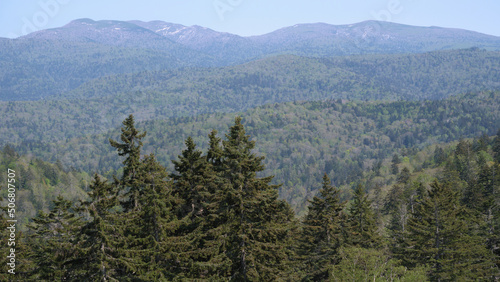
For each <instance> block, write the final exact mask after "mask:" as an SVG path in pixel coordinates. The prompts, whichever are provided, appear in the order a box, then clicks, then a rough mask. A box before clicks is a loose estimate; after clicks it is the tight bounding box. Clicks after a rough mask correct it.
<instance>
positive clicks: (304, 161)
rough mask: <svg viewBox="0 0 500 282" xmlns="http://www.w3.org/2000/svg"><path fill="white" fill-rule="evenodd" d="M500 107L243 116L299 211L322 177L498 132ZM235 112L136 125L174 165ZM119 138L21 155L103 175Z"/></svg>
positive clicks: (499, 98) (355, 175)
mask: <svg viewBox="0 0 500 282" xmlns="http://www.w3.org/2000/svg"><path fill="white" fill-rule="evenodd" d="M499 102H500V92H484V93H477V94H469V95H459V96H454V97H451V98H448V99H446V100H439V101H419V102H404V101H400V102H342V101H332V100H329V101H317V102H303V103H298V102H294V103H284V104H271V105H266V106H263V107H258V108H255V109H251V110H249V111H246V112H244V113H239V115H242V116H243V118H244V119H243V122H244V125H245V127H246V129H247V133H248V134H250V135H251V136H252V139H253V140H256V142H257V144H256V150H257V152H258V153H259V154H261V155H264V156H266V160H265V164H266V166H267V169H266V170H265V171H264V174H265V175H269V174H273V175H276V178H275V182H276V183H283V186H282V188H281V189H280V195H281V197H282V198H284V199H286V200H287V201H288V202H289V203H291V204H292V205H293V206H294V207H295V208H296V209H297V210H301V209H304V207H305V204H306V202H305V199H306V198H309V197H310V196H311V193H314V191H315V190H316V189H318V188H319V186H318V185H319V183H320V179H321V176H322V175H323V173H325V172H326V173H329V174H330V177H331V179H332V180H333V181H334V183H335V184H336V185H342V184H347V183H350V182H352V181H355V180H356V179H359V178H360V176H362V175H363V171H365V170H370V169H372V167H374V165H375V163H376V162H377V161H378V160H382V159H383V158H385V157H387V156H389V155H392V153H393V152H394V151H395V150H398V149H400V148H421V147H424V146H427V145H430V144H433V143H436V142H449V141H453V140H458V139H459V138H461V137H473V136H478V135H481V134H482V133H486V134H489V135H493V134H495V132H496V131H497V130H498V128H500V112H499V111H498V109H499V108H500V105H499ZM236 115H237V114H235V113H231V114H222V113H219V114H211V115H201V116H196V117H186V118H171V119H166V120H157V121H147V122H144V123H139V124H137V128H140V129H141V130H145V131H147V132H148V135H147V137H146V138H145V140H144V144H145V146H144V153H145V154H147V153H151V152H153V153H155V155H156V156H157V158H158V160H160V161H161V162H162V163H163V164H164V165H169V166H170V167H171V163H170V160H173V159H176V158H177V155H179V154H180V152H181V151H182V149H183V148H184V140H185V139H186V138H187V137H188V136H192V137H193V139H194V141H195V142H196V143H197V144H198V145H199V146H201V147H202V148H206V147H207V138H206V137H207V135H208V133H209V132H210V131H211V130H212V129H216V130H218V131H219V132H226V131H227V127H228V126H229V125H230V124H231V123H232V122H233V121H234V117H235V116H236ZM119 135H120V131H119V130H118V129H115V130H112V131H109V132H107V133H105V134H100V135H92V136H86V137H83V138H75V139H72V140H69V139H66V140H61V141H59V142H57V143H52V144H46V143H45V144H37V143H26V144H21V145H20V146H17V150H19V151H20V152H21V153H23V154H28V153H30V154H35V155H37V156H39V157H41V158H42V159H44V160H50V161H53V162H55V161H56V160H57V159H59V160H60V161H62V163H63V164H64V165H65V166H67V167H75V168H79V169H84V170H86V171H89V172H94V171H97V170H99V171H101V172H102V173H106V172H109V171H110V170H111V169H116V168H117V167H118V166H119V164H120V163H121V161H120V160H119V159H118V157H117V155H116V152H114V150H113V148H112V147H111V146H109V142H108V140H109V138H113V139H116V138H117V136H119ZM111 172H112V171H111ZM111 172H110V173H111Z"/></svg>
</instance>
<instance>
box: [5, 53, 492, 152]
mask: <svg viewBox="0 0 500 282" xmlns="http://www.w3.org/2000/svg"><path fill="white" fill-rule="evenodd" d="M112 52H114V51H112V50H108V51H106V53H105V54H110V53H112ZM120 54H123V56H124V57H123V58H120V59H119V60H118V62H116V63H114V62H113V61H110V62H109V66H107V64H108V63H107V61H106V59H105V58H101V56H100V55H99V56H95V58H94V55H91V54H90V55H89V57H90V58H94V60H98V61H102V62H104V63H95V64H94V66H98V65H99V64H104V65H105V66H103V67H102V68H100V67H99V70H97V71H93V70H89V73H88V75H95V76H97V77H99V78H96V79H92V80H90V81H89V82H86V83H83V84H81V85H80V84H78V85H79V86H75V89H74V90H72V91H67V92H64V91H63V92H58V91H56V90H50V91H49V90H47V91H48V92H50V96H51V97H47V95H49V94H44V91H45V90H44V89H49V88H50V87H48V86H47V87H45V86H43V87H42V86H41V85H38V84H36V83H35V84H34V83H33V82H30V81H24V80H19V79H10V78H5V80H6V82H5V83H3V82H2V83H0V87H7V86H8V85H10V84H11V83H14V84H15V81H17V82H19V83H20V84H19V85H18V86H19V87H31V86H33V87H35V88H36V89H31V90H27V91H28V92H30V93H37V94H38V95H41V96H43V97H45V100H39V101H10V102H7V101H4V102H0V118H1V119H2V120H3V121H4V122H3V123H2V125H1V126H0V143H1V144H7V143H9V144H12V145H14V144H17V145H19V144H20V143H21V142H28V143H29V142H43V143H52V142H56V141H61V140H65V139H69V138H74V137H81V136H84V135H88V134H97V133H103V132H106V131H108V130H111V129H115V128H118V127H119V126H120V123H121V121H122V120H123V119H124V118H126V117H127V116H128V114H130V113H133V114H134V116H135V117H136V119H137V121H146V120H160V119H166V118H170V117H186V116H197V115H200V114H203V113H214V112H218V113H227V112H238V111H247V110H250V109H252V108H255V107H257V106H262V105H267V104H273V103H284V102H293V101H296V102H299V101H319V100H325V99H326V100H332V99H333V100H335V99H347V100H362V101H364V100H376V101H387V100H390V101H397V100H403V101H421V100H438V99H444V98H448V97H450V96H453V95H457V94H463V93H468V92H474V93H475V92H479V91H486V90H499V89H500V84H499V81H500V73H499V71H498V70H499V69H500V55H499V53H498V52H488V51H484V50H478V49H467V50H453V51H440V52H430V53H424V54H404V55H364V56H352V57H338V58H306V57H296V56H289V55H288V56H275V57H270V58H266V59H262V60H258V61H254V62H250V63H247V64H243V65H237V66H228V67H224V68H206V69H200V68H196V69H194V68H188V69H176V70H162V71H143V72H139V73H136V72H134V70H133V68H132V69H131V67H125V66H131V65H133V66H135V67H137V68H139V69H140V68H142V67H143V66H147V65H150V62H153V61H154V62H156V61H158V62H167V60H166V59H162V58H157V57H151V58H142V57H140V56H139V57H137V60H140V61H141V62H138V63H136V62H134V61H130V60H129V59H131V58H127V57H126V56H132V55H131V54H132V53H120ZM84 55H85V53H84V54H82V55H81V56H82V57H83V56H84ZM90 58H89V60H88V61H90V62H92V60H90ZM132 58H134V57H132ZM47 64H48V63H47ZM122 64H123V65H122ZM49 65H50V64H49ZM69 66H70V67H72V68H74V69H73V70H67V69H64V70H61V72H63V74H61V75H59V74H58V73H54V74H50V71H48V70H45V69H43V68H41V69H40V73H41V74H47V73H49V74H50V76H51V77H50V78H48V77H42V78H40V79H39V80H40V81H41V82H46V83H49V82H50V81H54V83H65V82H64V81H65V78H64V77H66V76H68V77H71V78H72V79H77V78H78V79H80V78H81V79H83V78H84V77H86V76H87V74H85V75H84V74H82V75H80V74H78V73H77V72H78V71H82V72H83V71H84V70H85V68H83V67H82V68H81V67H79V66H78V64H77V63H75V64H70V65H69ZM112 67H116V69H117V70H122V71H123V72H130V73H128V74H122V75H108V76H106V75H105V74H106V72H107V69H108V68H112ZM163 68H164V66H161V69H163ZM0 69H2V68H0ZM6 69H9V67H6ZM11 70H12V69H11ZM9 73H13V72H9ZM26 75H27V76H28V77H31V78H33V75H32V74H26ZM54 77H58V79H54ZM18 86H16V87H18ZM9 87H10V86H9ZM16 91H17V90H16ZM19 91H20V90H19ZM56 94H58V95H56Z"/></svg>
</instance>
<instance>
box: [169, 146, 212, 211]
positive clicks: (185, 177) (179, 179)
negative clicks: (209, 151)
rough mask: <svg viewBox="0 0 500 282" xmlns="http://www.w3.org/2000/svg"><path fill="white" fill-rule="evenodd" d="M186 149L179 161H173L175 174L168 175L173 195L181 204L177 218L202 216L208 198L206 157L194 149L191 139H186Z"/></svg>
mask: <svg viewBox="0 0 500 282" xmlns="http://www.w3.org/2000/svg"><path fill="white" fill-rule="evenodd" d="M185 144H186V149H185V150H183V151H182V155H180V156H178V158H179V160H178V161H176V160H173V161H172V163H173V164H174V169H175V173H172V174H170V177H171V178H172V179H173V180H174V193H175V194H176V195H178V196H179V197H180V198H181V199H182V200H183V203H182V205H181V206H180V211H179V216H180V217H184V216H186V215H188V214H191V216H203V214H204V213H205V212H206V205H207V202H208V197H209V193H210V191H209V189H208V187H209V186H210V184H209V183H207V181H208V180H209V177H210V176H209V175H208V173H211V172H210V171H209V170H208V168H207V166H208V163H207V159H206V157H203V156H202V152H201V151H200V150H197V149H196V145H195V144H194V142H193V139H192V138H191V137H188V138H187V139H186V142H185Z"/></svg>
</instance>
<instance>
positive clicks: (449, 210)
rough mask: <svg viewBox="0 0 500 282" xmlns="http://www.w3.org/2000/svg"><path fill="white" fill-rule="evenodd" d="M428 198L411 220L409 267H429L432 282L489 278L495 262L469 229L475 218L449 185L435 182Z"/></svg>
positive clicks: (406, 254)
mask: <svg viewBox="0 0 500 282" xmlns="http://www.w3.org/2000/svg"><path fill="white" fill-rule="evenodd" d="M431 188H432V189H431V190H430V191H429V196H428V197H425V198H424V199H423V201H422V204H421V205H419V206H418V207H417V210H416V211H415V213H414V214H413V216H412V217H410V218H409V219H408V234H407V240H406V242H405V247H404V248H405V249H404V252H403V253H401V259H402V260H403V261H404V262H405V264H406V265H408V266H417V265H425V264H428V265H429V266H430V273H429V277H430V278H431V279H432V280H456V279H458V278H467V279H480V280H484V279H488V278H489V277H491V275H492V273H491V271H492V270H493V269H492V260H491V255H490V253H489V252H488V251H487V250H486V248H485V246H484V245H483V242H482V241H481V238H480V237H479V236H477V235H475V234H473V233H471V232H470V231H469V230H470V228H471V226H470V225H471V224H472V223H473V221H472V220H473V219H472V218H470V217H468V215H467V213H466V210H465V209H464V207H463V206H461V205H460V203H459V195H458V193H457V192H456V191H453V190H452V188H451V186H450V185H448V184H440V183H438V182H433V183H432V184H431Z"/></svg>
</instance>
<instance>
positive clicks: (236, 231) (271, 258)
mask: <svg viewBox="0 0 500 282" xmlns="http://www.w3.org/2000/svg"><path fill="white" fill-rule="evenodd" d="M214 137H215V136H214ZM226 139H227V140H224V141H222V145H223V146H222V155H221V156H217V155H215V158H214V157H209V159H212V160H217V158H220V164H219V165H218V167H217V168H216V169H215V170H216V171H219V172H218V174H217V176H218V177H217V178H218V179H217V180H216V181H217V182H218V185H219V188H218V189H217V191H215V193H214V195H213V198H212V200H211V204H210V206H209V209H210V210H211V214H210V215H209V220H210V222H211V226H210V228H209V230H207V233H208V234H210V235H209V236H211V238H212V240H211V242H208V245H209V246H211V247H212V248H213V247H217V248H218V249H219V255H217V256H216V257H214V258H213V259H212V260H211V261H212V262H213V263H215V264H217V265H218V267H219V268H218V271H219V273H220V274H221V276H226V278H230V279H232V280H235V281H256V280H264V281H272V280H276V279H279V278H282V277H281V275H282V273H284V271H285V270H286V267H287V264H286V263H287V260H288V255H289V245H288V243H289V233H290V230H289V226H290V224H291V223H292V221H293V212H292V211H291V209H290V207H289V205H288V204H287V203H286V202H284V201H282V200H278V193H277V188H278V187H279V185H271V184H270V182H271V180H272V178H273V176H267V177H263V178H258V177H257V176H256V174H257V172H261V171H263V170H264V165H263V164H262V160H263V159H264V157H258V156H256V155H255V154H253V153H252V150H253V148H254V146H255V142H254V141H250V136H249V135H246V133H245V130H244V127H243V124H242V123H241V118H240V117H237V118H236V119H235V124H234V125H233V126H232V127H231V128H230V131H229V133H228V134H226ZM211 141H216V139H215V138H212V139H211ZM213 145H214V146H213V147H215V148H211V150H209V151H210V152H211V153H214V151H215V150H217V148H220V147H218V144H216V142H215V143H214V144H213ZM214 149H215V150H214ZM219 152H220V151H219ZM220 254H222V256H221V255H220Z"/></svg>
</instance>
